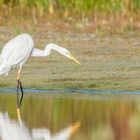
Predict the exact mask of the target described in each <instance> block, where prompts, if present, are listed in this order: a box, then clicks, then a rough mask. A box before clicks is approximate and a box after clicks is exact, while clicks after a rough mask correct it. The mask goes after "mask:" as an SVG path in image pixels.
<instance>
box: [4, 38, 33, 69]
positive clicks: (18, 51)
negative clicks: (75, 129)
mask: <svg viewBox="0 0 140 140" xmlns="http://www.w3.org/2000/svg"><path fill="white" fill-rule="evenodd" d="M32 49H33V45H30V44H29V42H28V40H27V41H26V40H23V38H21V37H20V38H14V39H12V40H10V41H9V42H8V43H7V44H6V45H5V46H4V48H3V50H2V53H1V58H2V61H4V62H7V63H8V65H9V66H12V65H16V64H18V63H20V62H22V61H24V60H26V59H27V58H28V56H29V55H30V53H31V51H32Z"/></svg>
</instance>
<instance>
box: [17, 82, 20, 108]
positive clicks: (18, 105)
mask: <svg viewBox="0 0 140 140" xmlns="http://www.w3.org/2000/svg"><path fill="white" fill-rule="evenodd" d="M19 86H20V84H19V80H17V108H20V102H19Z"/></svg>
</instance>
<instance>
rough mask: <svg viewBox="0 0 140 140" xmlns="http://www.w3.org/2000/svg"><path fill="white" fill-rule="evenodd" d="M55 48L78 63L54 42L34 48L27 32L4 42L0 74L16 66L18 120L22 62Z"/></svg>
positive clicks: (46, 53) (0, 56) (48, 53)
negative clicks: (43, 47)
mask: <svg viewBox="0 0 140 140" xmlns="http://www.w3.org/2000/svg"><path fill="white" fill-rule="evenodd" d="M52 50H55V51H57V52H58V53H60V54H62V55H64V56H65V57H67V58H69V59H71V60H73V61H75V62H76V63H78V64H79V65H80V62H79V61H78V60H76V59H75V58H74V57H73V56H72V55H71V53H70V52H69V51H68V50H67V49H65V48H63V47H60V46H58V45H56V44H53V43H50V44H48V45H46V46H45V49H44V50H40V49H37V48H34V41H33V39H32V37H31V35H29V34H27V33H22V34H20V35H18V36H16V37H15V38H13V39H11V40H10V41H8V42H7V43H6V45H5V46H4V47H3V49H2V52H1V55H0V61H1V65H0V75H2V74H5V75H8V72H9V71H10V70H11V69H12V68H15V67H17V68H18V72H17V116H18V119H19V121H21V117H20V106H21V103H22V99H23V89H22V83H21V80H20V73H21V68H22V66H23V64H24V63H25V62H26V61H27V60H28V58H29V57H30V56H34V57H46V56H48V55H50V54H51V51H52ZM19 88H20V89H21V93H22V95H21V98H20V101H19Z"/></svg>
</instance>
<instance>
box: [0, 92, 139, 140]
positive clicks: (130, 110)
mask: <svg viewBox="0 0 140 140" xmlns="http://www.w3.org/2000/svg"><path fill="white" fill-rule="evenodd" d="M5 111H8V113H9V115H10V117H11V118H13V119H16V94H14V93H11V94H10V93H9V94H8V93H5V94H4V93H3V94H2V93H1V94H0V112H5ZM21 116H22V120H23V121H24V123H25V124H26V126H27V127H28V128H29V129H33V128H48V129H50V131H51V133H52V134H53V133H55V132H58V131H60V130H61V129H63V128H66V127H68V126H69V125H71V124H73V123H75V122H78V121H79V122H80V123H81V127H80V129H79V130H78V131H77V133H75V134H74V135H72V137H71V140H95V139H98V140H126V139H127V140H132V139H133V140H139V139H140V135H139V132H140V119H139V118H140V96H139V95H133V94H123V95H121V94H115V95H113V94H88V95H86V94H79V93H76V94H75V93H72V94H70V93H64V94H57V93H53V94H51V93H48V94H43V93H40V94H26V95H25V98H24V100H23V105H22V108H21Z"/></svg>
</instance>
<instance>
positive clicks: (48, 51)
mask: <svg viewBox="0 0 140 140" xmlns="http://www.w3.org/2000/svg"><path fill="white" fill-rule="evenodd" d="M52 50H55V51H57V52H59V53H61V51H60V50H61V47H59V46H58V45H56V44H52V43H50V44H48V45H47V46H46V47H45V49H44V50H40V49H37V48H34V49H33V51H32V53H31V56H38V57H45V56H48V55H50V54H51V51H52Z"/></svg>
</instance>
